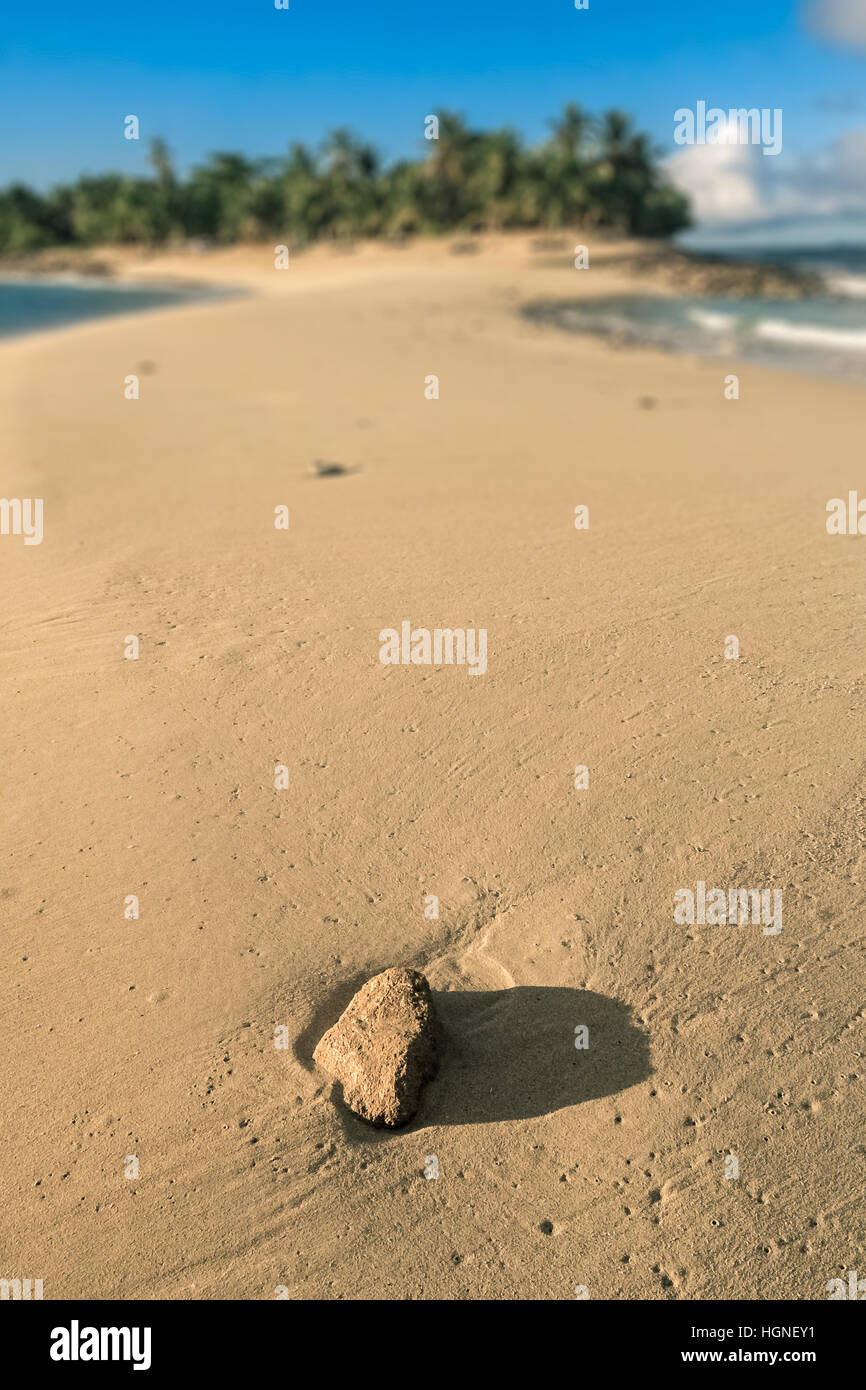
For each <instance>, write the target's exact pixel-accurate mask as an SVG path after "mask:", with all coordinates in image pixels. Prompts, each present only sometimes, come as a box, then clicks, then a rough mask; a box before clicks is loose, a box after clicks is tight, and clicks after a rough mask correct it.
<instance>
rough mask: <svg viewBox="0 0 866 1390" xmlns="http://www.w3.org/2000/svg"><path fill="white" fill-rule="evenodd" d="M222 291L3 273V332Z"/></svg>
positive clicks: (31, 329)
mask: <svg viewBox="0 0 866 1390" xmlns="http://www.w3.org/2000/svg"><path fill="white" fill-rule="evenodd" d="M223 293H224V292H214V291H212V290H208V289H199V288H195V287H189V288H184V289H166V288H154V289H151V288H149V287H148V288H142V289H139V288H133V287H130V286H122V287H121V286H118V285H113V284H110V283H107V284H103V283H101V282H98V283H97V282H92V281H84V280H81V281H66V280H64V281H60V280H38V281H33V280H21V279H0V338H8V337H12V336H13V335H15V334H19V333H33V332H38V331H39V330H44V329H47V328H60V327H62V326H64V325H68V324H73V323H80V322H82V321H84V320H86V319H100V318H108V317H111V316H113V315H115V314H129V313H134V312H137V311H140V310H144V309H160V308H166V307H168V306H170V305H173V304H188V303H191V302H195V301H204V300H208V299H214V298H216V297H218V294H223Z"/></svg>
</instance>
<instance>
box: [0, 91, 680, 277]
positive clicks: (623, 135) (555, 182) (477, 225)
mask: <svg viewBox="0 0 866 1390" xmlns="http://www.w3.org/2000/svg"><path fill="white" fill-rule="evenodd" d="M149 162H150V165H151V168H152V170H153V176H152V177H151V178H129V177H127V176H125V175H123V174H103V175H100V176H97V177H94V176H91V175H86V176H83V177H82V178H80V179H79V180H78V182H77V183H75V184H71V185H68V186H63V187H60V188H56V189H54V190H53V191H52V192H51V193H49V194H47V195H46V196H45V197H41V196H40V195H39V194H37V193H34V192H32V191H31V190H30V189H28V188H26V187H23V186H22V185H13V186H12V187H10V188H7V189H5V190H4V191H2V192H0V251H7V252H20V251H32V250H37V249H39V248H40V247H44V246H63V245H81V246H92V245H95V244H98V243H105V242H136V243H141V244H146V245H151V246H153V245H161V244H163V243H165V242H167V241H169V240H172V239H177V238H185V237H201V238H205V239H207V240H208V241H212V242H217V243H230V242H235V241H242V240H256V239H259V238H272V237H275V238H279V239H280V240H287V241H289V242H290V243H291V244H293V245H298V244H301V243H304V242H310V241H314V240H317V239H320V238H334V239H347V238H351V237H363V236H383V235H384V236H399V235H408V234H412V233H435V232H449V231H465V232H476V231H494V230H499V229H502V228H508V227H540V228H549V229H552V230H553V229H557V228H565V227H576V226H582V227H593V226H597V227H610V228H615V229H617V230H619V231H622V232H628V233H632V234H635V235H638V236H668V235H670V234H671V233H673V232H675V231H678V230H679V229H680V228H682V227H685V226H687V225H688V222H689V215H688V205H687V202H686V199H685V198H684V197H683V195H682V194H680V193H678V192H677V191H676V190H675V189H673V188H671V187H669V186H668V185H667V184H666V183H665V182H664V179H663V178H662V176H661V173H660V170H659V167H658V162H657V159H656V156H655V153H654V151H653V150H652V148H651V146H650V144H649V141H648V139H647V137H646V136H645V135H642V134H640V133H639V132H637V131H635V130H634V129H633V128H632V125H631V122H630V120H629V118H628V117H627V116H625V115H623V113H622V112H620V111H608V112H607V113H606V114H605V115H604V117H603V118H602V119H601V120H600V121H595V120H593V119H592V118H591V117H589V116H588V115H587V114H586V113H585V112H583V111H582V110H581V109H580V107H578V106H575V105H573V104H572V105H568V106H566V107H565V109H564V110H563V113H562V115H561V117H560V119H559V120H558V121H555V122H552V133H551V137H550V139H549V140H547V141H546V142H545V143H544V144H542V145H540V146H537V147H535V148H532V149H527V148H525V147H524V146H523V145H522V144H521V141H520V139H519V138H518V136H517V135H515V134H514V133H513V132H512V131H510V130H499V131H492V132H489V133H487V134H484V133H480V132H476V131H472V130H469V129H468V127H467V126H466V125H465V124H464V122H463V121H462V119H461V118H460V117H459V116H456V115H453V114H451V113H449V112H442V113H440V116H439V138H438V139H437V140H431V141H430V143H429V150H428V154H427V158H426V159H423V160H402V161H401V162H399V163H397V164H394V165H392V166H391V167H390V168H387V169H386V168H383V167H382V166H381V165H380V163H379V159H378V157H377V155H376V152H375V150H373V149H372V148H371V146H369V145H367V144H365V143H364V142H363V141H361V140H358V139H357V138H356V137H355V136H354V135H352V134H351V132H349V131H347V130H336V131H334V132H333V133H332V134H331V135H330V136H329V137H328V139H327V141H326V142H325V145H324V147H323V148H322V150H321V151H320V152H319V153H318V154H314V153H313V152H311V151H310V150H308V149H307V148H306V147H305V146H303V145H294V146H293V147H292V149H291V150H290V152H289V154H288V157H287V158H285V159H282V160H281V159H262V160H249V159H246V158H244V157H243V156H242V155H238V154H214V155H211V157H210V158H209V159H208V161H207V163H205V164H203V165H200V166H198V167H197V168H194V169H193V170H192V171H191V172H190V174H189V176H188V178H186V179H185V180H182V179H179V178H178V177H177V175H176V173H175V171H174V168H173V165H172V160H171V156H170V154H169V152H168V149H167V148H166V146H165V144H164V143H163V141H161V140H154V141H153V142H152V144H151V146H150V154H149Z"/></svg>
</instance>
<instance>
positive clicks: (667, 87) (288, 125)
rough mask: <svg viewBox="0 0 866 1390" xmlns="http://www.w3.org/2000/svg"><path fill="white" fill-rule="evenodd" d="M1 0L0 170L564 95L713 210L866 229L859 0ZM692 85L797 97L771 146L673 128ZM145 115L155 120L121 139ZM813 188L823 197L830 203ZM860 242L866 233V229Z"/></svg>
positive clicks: (270, 145) (493, 123)
mask: <svg viewBox="0 0 866 1390" xmlns="http://www.w3.org/2000/svg"><path fill="white" fill-rule="evenodd" d="M289 4H290V8H289V9H288V10H277V9H276V8H275V5H274V0H237V3H230V0H210V2H209V3H208V2H207V0H203V3H199V4H196V3H190V0H139V3H137V4H134V5H126V4H124V3H123V0H114V3H108V0H89V2H88V0H82V3H80V4H76V5H73V4H70V3H68V0H40V3H39V4H38V5H36V4H33V3H24V2H20V3H14V2H13V0H6V4H5V6H4V9H3V16H2V25H0V185H5V184H7V183H10V182H13V181H20V182H25V183H29V184H30V185H31V186H33V187H36V188H40V189H45V188H47V187H49V186H51V185H52V184H55V183H58V182H62V181H64V180H71V179H74V178H75V177H77V176H78V175H79V174H80V173H82V172H89V173H95V172H104V171H106V170H120V171H128V172H130V173H136V174H138V173H143V172H144V171H145V168H146V164H145V156H146V148H147V141H148V139H149V138H150V137H151V136H153V135H159V136H162V137H163V138H164V139H166V140H167V141H168V144H169V146H170V148H171V150H172V152H173V153H174V155H175V158H176V161H177V164H178V166H179V168H180V169H181V170H184V169H186V168H188V167H189V166H190V165H191V164H193V163H195V162H198V161H200V160H202V159H203V158H205V157H206V155H207V154H208V153H209V152H211V151H214V150H238V151H241V152H243V153H245V154H248V155H252V156H257V155H279V154H282V153H284V152H285V151H286V149H287V148H288V146H289V145H290V144H291V143H292V142H294V141H296V140H301V141H305V142H308V143H310V144H313V145H315V144H317V143H318V142H319V141H320V140H321V139H322V138H323V137H324V135H325V134H326V132H327V131H328V130H331V129H333V128H335V127H337V126H341V125H348V126H350V127H352V128H354V129H355V130H357V132H358V133H359V134H361V135H363V136H364V137H365V138H367V139H369V140H370V141H371V142H372V143H373V144H374V145H375V146H376V147H377V148H378V149H379V151H380V153H381V154H382V155H383V156H384V157H385V158H386V159H392V158H396V157H401V156H407V155H418V154H420V153H422V152H424V150H426V149H427V148H428V147H427V146H426V144H425V142H424V141H423V139H422V134H423V125H424V117H425V116H426V115H428V114H435V113H436V112H437V111H439V110H441V109H443V108H450V109H453V110H457V111H459V112H461V113H462V114H463V115H464V116H465V117H466V118H467V119H468V120H469V121H470V123H471V124H473V125H475V126H478V127H480V128H482V129H484V128H491V127H501V126H510V127H512V128H514V129H517V130H518V131H520V132H521V133H522V134H523V135H524V136H525V137H526V138H527V139H529V140H538V139H541V138H542V137H543V136H544V135H545V133H546V130H547V122H548V120H549V118H550V117H552V116H553V115H555V114H556V112H557V111H558V110H559V108H560V107H561V106H562V105H563V104H564V103H565V102H566V101H578V102H580V103H581V104H582V105H584V106H586V107H588V108H589V109H590V110H591V111H598V110H603V109H605V108H606V107H609V106H619V107H622V108H624V109H625V110H627V111H629V112H630V113H631V114H632V115H633V116H634V117H635V119H636V121H637V123H638V125H639V126H640V127H641V128H642V129H645V130H647V131H648V132H649V133H650V135H651V136H652V138H653V140H654V142H655V143H656V145H657V147H658V148H659V150H660V151H661V152H662V154H663V155H664V156H665V158H668V159H670V165H669V168H670V172H671V175H672V177H674V178H675V180H676V181H677V182H678V183H680V184H681V186H683V187H685V188H686V189H687V191H689V192H690V193H691V194H692V196H693V198H694V199H695V202H696V206H697V212H698V216H699V219H700V221H701V222H702V223H705V224H707V225H711V226H716V225H719V226H724V225H729V224H733V223H735V222H737V223H747V222H758V223H761V222H766V223H767V224H770V223H772V224H778V223H779V222H780V221H781V222H791V221H792V219H796V218H797V217H799V216H803V217H806V218H810V217H812V218H814V217H815V216H819V217H820V218H822V219H823V220H824V221H825V222H826V223H827V224H828V225H829V224H830V223H832V222H833V221H834V219H835V220H836V221H840V220H841V221H847V220H850V219H852V218H853V219H854V220H855V221H856V219H857V218H858V217H859V218H860V220H861V225H863V226H864V227H866V80H864V79H866V0H715V2H714V3H710V4H701V3H695V2H694V0H693V2H692V3H685V0H681V3H671V0H589V5H588V8H587V9H581V10H578V9H576V8H575V3H574V0H429V3H428V2H427V0H289ZM698 101H705V102H706V103H707V106H708V107H720V108H722V109H724V110H728V109H731V108H738V107H758V108H768V109H770V110H774V109H776V108H779V109H781V110H782V112H783V129H784V142H783V149H782V153H781V154H780V155H779V156H778V157H777V158H768V157H764V156H762V154H761V151H760V149H754V148H747V147H746V148H744V147H742V146H721V147H716V148H710V147H709V146H705V147H697V146H695V147H690V148H685V149H684V148H678V147H677V146H676V144H675V143H674V140H673V131H674V125H675V119H674V113H675V112H676V111H677V109H679V108H694V107H695V106H696V103H697V102H698ZM130 114H134V115H137V116H138V118H139V121H140V128H141V139H140V140H139V141H138V142H136V141H129V140H125V139H124V138H123V121H124V117H125V116H127V115H130ZM816 190H817V201H816V196H815V194H816ZM863 240H866V235H864V237H863Z"/></svg>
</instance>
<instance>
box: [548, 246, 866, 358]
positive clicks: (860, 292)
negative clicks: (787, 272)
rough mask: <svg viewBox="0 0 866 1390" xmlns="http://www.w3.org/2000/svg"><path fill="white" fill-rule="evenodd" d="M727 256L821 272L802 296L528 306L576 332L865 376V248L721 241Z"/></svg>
mask: <svg viewBox="0 0 866 1390" xmlns="http://www.w3.org/2000/svg"><path fill="white" fill-rule="evenodd" d="M722 254H724V255H725V257H726V258H727V259H730V260H736V259H738V258H739V259H743V260H749V261H767V262H771V263H773V264H776V265H788V266H793V267H795V268H797V269H801V270H808V271H810V272H812V273H817V274H818V275H820V277H821V279H822V281H823V286H822V289H821V291H820V292H819V293H816V294H815V295H812V296H810V297H808V298H806V299H732V298H710V297H699V296H689V297H684V298H668V297H666V296H657V295H634V294H632V295H622V296H616V297H611V296H609V297H601V298H587V299H584V300H580V301H572V302H570V303H568V304H562V305H553V304H549V305H537V306H534V307H533V308H531V309H530V310H529V311H528V312H529V313H530V315H531V316H533V317H536V318H540V319H543V320H544V321H546V322H553V323H557V324H558V325H559V326H560V327H562V328H566V329H569V330H571V331H573V332H585V333H594V334H597V335H599V336H602V337H610V338H614V339H616V340H617V341H619V342H623V343H633V344H635V345H641V344H645V345H651V346H655V347H659V348H662V349H666V350H668V351H671V352H685V353H690V354H693V355H695V356H699V357H716V358H721V359H726V360H733V359H737V358H740V359H743V360H747V361H748V360H751V361H756V362H761V363H764V364H766V365H768V366H774V367H784V368H789V369H791V370H794V371H802V372H808V373H812V374H818V375H826V376H833V377H841V378H846V379H849V380H855V381H866V246H848V245H846V246H821V247H796V246H794V247H791V246H786V247H785V248H784V250H780V249H779V248H778V247H775V248H774V247H761V246H750V247H749V248H748V250H747V251H746V250H744V251H743V252H742V253H737V252H733V251H731V249H730V248H729V247H725V248H724V251H723V252H722Z"/></svg>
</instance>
